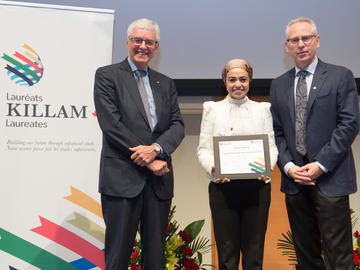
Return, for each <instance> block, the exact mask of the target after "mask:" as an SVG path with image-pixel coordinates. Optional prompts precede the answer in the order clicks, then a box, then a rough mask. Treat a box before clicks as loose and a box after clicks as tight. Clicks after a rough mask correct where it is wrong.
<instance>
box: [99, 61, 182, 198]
mask: <svg viewBox="0 0 360 270" xmlns="http://www.w3.org/2000/svg"><path fill="white" fill-rule="evenodd" d="M148 75H149V79H150V84H151V89H152V92H153V96H154V102H155V105H156V115H157V119H158V123H157V125H156V126H155V127H154V129H153V131H151V128H150V126H149V123H148V120H147V117H146V113H145V109H144V105H143V103H142V100H141V96H140V93H139V90H138V87H137V82H136V80H135V77H134V75H133V72H132V70H131V67H130V65H129V63H128V60H127V59H125V60H124V61H123V62H121V63H119V64H114V65H109V66H105V67H101V68H99V69H98V70H97V71H96V74H95V86H94V101H95V108H96V113H97V118H98V121H99V124H100V127H101V130H102V133H103V145H102V151H101V160H100V180H99V192H100V193H103V194H106V195H110V196H119V197H125V198H132V197H135V196H137V195H138V194H139V193H140V192H141V191H142V189H143V187H144V185H145V181H146V179H147V178H149V179H151V182H152V186H153V188H154V191H155V193H156V195H157V196H158V197H159V198H160V199H169V198H171V197H172V196H173V172H172V164H171V156H170V154H171V153H172V152H173V151H174V150H175V149H176V147H177V146H178V145H179V144H180V142H181V141H182V139H183V137H184V124H183V120H182V117H181V114H180V109H179V106H178V101H177V92H176V88H175V84H174V81H173V80H172V79H170V78H169V77H167V76H165V75H163V74H161V73H159V72H156V71H154V70H152V69H151V68H149V69H148ZM155 142H156V143H158V144H159V145H161V147H162V148H163V150H164V152H165V154H166V155H165V157H164V158H163V160H165V161H166V162H167V165H168V168H169V169H170V172H169V173H167V174H165V175H163V176H155V175H154V174H153V173H152V172H151V171H150V170H148V169H147V168H146V167H140V166H138V165H136V164H135V163H134V162H133V161H132V160H131V159H130V156H131V154H132V152H131V151H130V150H129V149H128V148H129V147H135V146H138V145H151V144H152V143H155Z"/></svg>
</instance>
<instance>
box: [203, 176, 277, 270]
mask: <svg viewBox="0 0 360 270" xmlns="http://www.w3.org/2000/svg"><path fill="white" fill-rule="evenodd" d="M270 191H271V186H270V183H268V184H265V183H263V182H260V181H258V180H233V181H231V182H230V183H225V184H215V183H210V184H209V200H210V208H211V214H212V218H213V225H214V235H215V240H216V246H217V252H218V259H219V270H238V269H239V261H240V252H241V254H242V268H243V270H258V269H262V264H263V254H264V241H265V233H266V228H267V221H268V213H269V206H270Z"/></svg>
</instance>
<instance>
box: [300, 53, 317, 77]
mask: <svg viewBox="0 0 360 270" xmlns="http://www.w3.org/2000/svg"><path fill="white" fill-rule="evenodd" d="M318 62H319V60H318V58H317V57H315V60H314V61H313V62H312V63H311V64H310V65H308V66H307V67H306V68H305V69H300V68H298V67H297V66H295V74H296V76H299V75H297V74H298V72H299V71H300V70H306V71H307V72H309V73H310V74H312V75H313V74H314V73H315V69H316V66H317V64H318Z"/></svg>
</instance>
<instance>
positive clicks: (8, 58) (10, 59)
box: [2, 53, 40, 82]
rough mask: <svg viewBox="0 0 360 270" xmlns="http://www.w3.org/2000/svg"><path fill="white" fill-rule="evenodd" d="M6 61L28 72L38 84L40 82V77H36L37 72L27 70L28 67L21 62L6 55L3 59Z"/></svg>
mask: <svg viewBox="0 0 360 270" xmlns="http://www.w3.org/2000/svg"><path fill="white" fill-rule="evenodd" d="M2 58H4V59H5V60H7V61H9V62H10V63H12V64H14V65H15V66H17V67H18V68H21V69H22V70H24V71H25V72H27V73H28V74H29V75H31V76H32V77H33V78H34V79H35V80H36V81H37V82H38V81H39V80H40V78H39V77H38V75H36V73H35V72H33V71H32V70H31V69H29V68H27V67H26V66H24V65H23V64H21V63H20V62H19V61H17V60H15V59H14V58H12V57H10V56H8V55H7V54H5V53H4V56H3V57H2Z"/></svg>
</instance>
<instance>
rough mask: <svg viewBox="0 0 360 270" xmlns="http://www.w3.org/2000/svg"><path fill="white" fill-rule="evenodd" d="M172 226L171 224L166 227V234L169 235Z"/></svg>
mask: <svg viewBox="0 0 360 270" xmlns="http://www.w3.org/2000/svg"><path fill="white" fill-rule="evenodd" d="M173 226H174V224H172V223H171V222H170V223H169V224H168V227H167V234H169V233H170V230H171V228H172V227H173Z"/></svg>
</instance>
